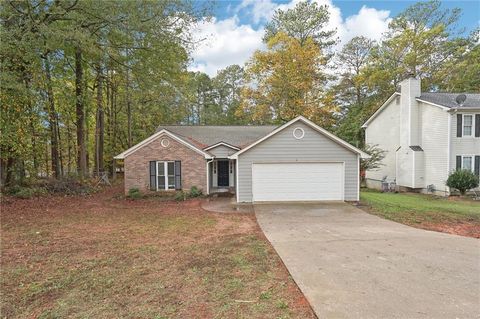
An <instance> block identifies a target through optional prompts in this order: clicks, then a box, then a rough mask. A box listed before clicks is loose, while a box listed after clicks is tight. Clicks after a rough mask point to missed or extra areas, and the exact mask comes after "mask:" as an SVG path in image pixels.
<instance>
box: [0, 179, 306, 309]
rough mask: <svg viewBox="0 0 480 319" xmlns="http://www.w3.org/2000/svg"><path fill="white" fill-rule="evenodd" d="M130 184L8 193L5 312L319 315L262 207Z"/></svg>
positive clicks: (4, 224)
mask: <svg viewBox="0 0 480 319" xmlns="http://www.w3.org/2000/svg"><path fill="white" fill-rule="evenodd" d="M122 193H123V187H122V185H116V186H114V187H109V188H105V189H104V190H103V191H101V192H98V193H94V194H90V195H85V196H60V195H54V196H47V197H41V198H32V199H17V198H6V197H4V198H2V205H1V221H2V223H1V230H2V231H1V239H2V248H1V259H0V266H1V267H0V271H1V277H2V291H1V294H2V297H1V299H2V301H1V309H0V310H1V312H2V315H3V316H5V317H8V318H27V317H32V318H37V317H71V316H78V317H97V318H113V317H138V318H153V317H166V318H213V317H223V318H236V317H238V316H239V315H241V316H242V317H246V318H280V317H289V318H315V315H314V314H313V311H312V309H311V308H310V305H309V304H308V302H307V301H306V299H305V298H304V296H303V295H302V293H301V292H300V291H299V289H298V287H297V286H296V285H295V283H294V282H293V280H292V279H291V278H290V276H289V274H288V272H287V270H286V268H285V267H284V266H283V264H282V263H281V260H280V258H279V257H278V255H277V254H276V253H275V251H274V250H273V247H272V246H271V245H270V243H269V242H268V241H267V240H266V238H265V237H264V235H263V233H262V232H261V230H260V228H259V226H258V224H257V223H256V220H255V215H253V214H248V213H229V214H224V213H212V212H208V211H206V210H204V209H203V208H202V203H203V201H204V200H203V199H192V200H188V201H185V202H175V201H165V200H159V199H158V198H153V197H152V198H146V199H141V200H127V199H125V198H124V197H123V196H122ZM269 290H271V292H272V295H271V297H270V299H267V300H261V299H260V298H259V296H260V294H261V293H262V292H264V291H269ZM91 296H95V298H94V299H92V298H91ZM235 300H249V301H252V300H253V302H251V303H250V302H249V303H239V302H237V301H235ZM280 301H282V302H284V303H285V304H287V305H288V308H283V307H279V306H278V305H279V302H280Z"/></svg>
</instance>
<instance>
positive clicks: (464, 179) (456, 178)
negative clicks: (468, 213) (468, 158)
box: [447, 169, 478, 195]
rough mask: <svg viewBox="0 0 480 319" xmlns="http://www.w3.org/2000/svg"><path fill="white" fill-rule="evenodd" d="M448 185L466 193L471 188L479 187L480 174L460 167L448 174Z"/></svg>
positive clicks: (461, 192)
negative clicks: (479, 175) (479, 176)
mask: <svg viewBox="0 0 480 319" xmlns="http://www.w3.org/2000/svg"><path fill="white" fill-rule="evenodd" d="M447 186H448V187H451V188H455V189H458V191H459V192H460V194H462V195H465V193H466V192H467V191H468V190H469V189H472V188H475V187H478V176H476V175H475V174H474V173H473V172H472V171H470V170H467V169H459V170H456V171H454V172H452V173H450V175H448V179H447Z"/></svg>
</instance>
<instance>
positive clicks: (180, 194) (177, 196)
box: [175, 191, 187, 202]
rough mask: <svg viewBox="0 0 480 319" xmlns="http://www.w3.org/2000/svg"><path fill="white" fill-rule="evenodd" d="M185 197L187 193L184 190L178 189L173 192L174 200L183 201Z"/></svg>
mask: <svg viewBox="0 0 480 319" xmlns="http://www.w3.org/2000/svg"><path fill="white" fill-rule="evenodd" d="M186 198H187V194H185V192H184V191H178V192H176V193H175V200H176V201H177V202H181V201H184V200H185V199H186Z"/></svg>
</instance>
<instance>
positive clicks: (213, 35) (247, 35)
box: [190, 16, 263, 76]
mask: <svg viewBox="0 0 480 319" xmlns="http://www.w3.org/2000/svg"><path fill="white" fill-rule="evenodd" d="M195 32H196V37H197V39H204V38H205V39H206V40H204V41H202V43H201V44H200V45H199V47H198V48H197V49H196V50H195V52H193V59H194V63H193V65H192V66H191V67H190V70H192V71H202V72H205V73H207V74H208V75H210V76H215V75H216V73H217V71H218V70H220V69H223V68H225V67H227V66H229V65H231V64H239V65H243V64H244V63H245V62H246V61H247V60H248V59H249V58H250V57H251V56H252V54H253V52H254V51H255V50H257V49H261V48H263V43H262V37H263V28H260V29H258V30H254V29H253V28H252V27H251V26H250V25H248V24H240V23H239V20H238V18H237V16H233V17H231V18H228V19H225V20H217V19H215V18H214V19H212V20H211V21H209V22H204V23H202V24H201V25H200V26H199V27H198V29H197V30H196V31H195Z"/></svg>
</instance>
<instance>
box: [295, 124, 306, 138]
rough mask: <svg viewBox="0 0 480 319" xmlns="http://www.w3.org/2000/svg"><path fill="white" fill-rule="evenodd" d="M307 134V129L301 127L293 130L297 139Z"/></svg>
mask: <svg viewBox="0 0 480 319" xmlns="http://www.w3.org/2000/svg"><path fill="white" fill-rule="evenodd" d="M304 136H305V131H304V130H303V128H301V127H296V128H295V129H294V130H293V137H295V138H296V139H297V140H300V139H302V138H303V137H304Z"/></svg>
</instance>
